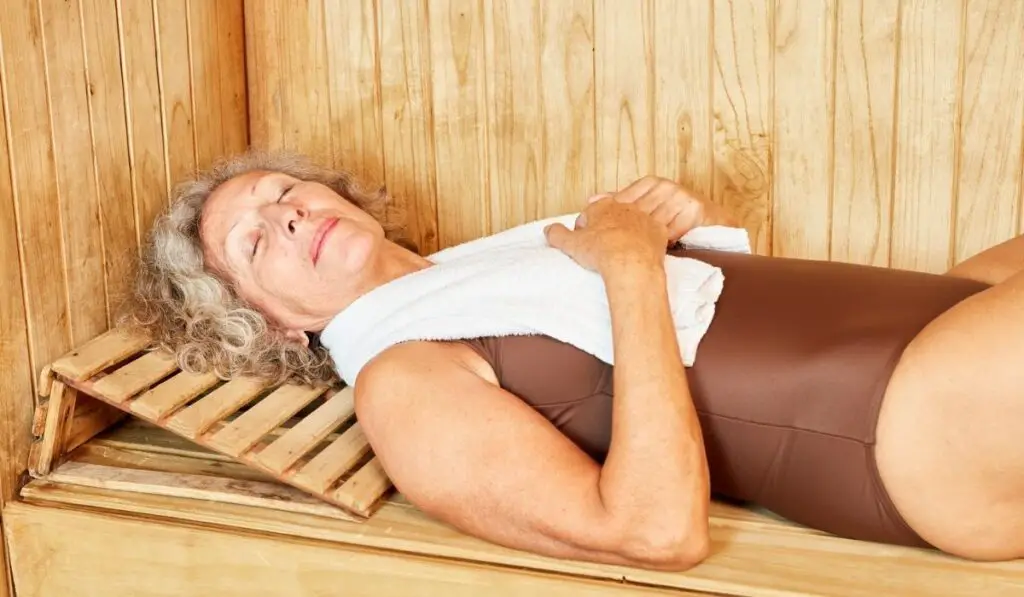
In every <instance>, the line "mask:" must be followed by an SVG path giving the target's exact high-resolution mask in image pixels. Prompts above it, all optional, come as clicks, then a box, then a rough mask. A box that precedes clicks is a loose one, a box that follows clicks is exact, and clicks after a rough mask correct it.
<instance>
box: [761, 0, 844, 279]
mask: <svg viewBox="0 0 1024 597" xmlns="http://www.w3.org/2000/svg"><path fill="white" fill-rule="evenodd" d="M835 19H836V1H835V0H831V1H825V0H786V1H785V2H776V3H775V19H774V21H775V45H774V47H775V59H774V69H775V70H774V81H775V84H774V90H775V115H774V117H775V121H774V123H775V125H774V126H775V137H774V139H773V140H772V141H773V142H774V144H775V147H774V153H773V160H774V170H773V172H774V180H773V182H774V188H773V190H772V193H773V197H775V200H774V201H773V202H772V207H773V213H772V223H773V227H774V230H773V232H772V239H773V241H772V254H774V255H779V256H782V257H796V258H803V259H828V258H829V254H830V243H831V216H832V213H831V201H830V198H831V195H832V159H831V158H832V154H833V151H832V144H833V143H832V118H833V115H834V110H833V102H834V95H833V94H834V90H835V77H834V73H833V71H834V60H833V58H834V56H835Z"/></svg>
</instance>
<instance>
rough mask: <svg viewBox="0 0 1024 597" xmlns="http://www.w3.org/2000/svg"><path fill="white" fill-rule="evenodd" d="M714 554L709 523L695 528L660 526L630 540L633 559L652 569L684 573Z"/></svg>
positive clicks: (630, 551)
mask: <svg viewBox="0 0 1024 597" xmlns="http://www.w3.org/2000/svg"><path fill="white" fill-rule="evenodd" d="M710 553H711V537H710V534H709V530H708V524H707V521H704V522H702V523H700V524H693V525H672V528H666V527H658V528H655V529H651V530H649V531H647V532H645V533H644V534H643V535H641V536H637V537H635V538H633V539H632V540H631V541H630V545H629V553H628V554H626V555H627V557H629V559H630V560H632V561H634V562H635V563H636V564H637V565H638V566H641V567H644V568H649V569H652V570H661V571H669V572H685V571H687V570H689V569H691V568H693V567H694V566H696V565H698V564H700V563H701V562H703V561H704V560H705V559H706V558H707V557H708V555H710Z"/></svg>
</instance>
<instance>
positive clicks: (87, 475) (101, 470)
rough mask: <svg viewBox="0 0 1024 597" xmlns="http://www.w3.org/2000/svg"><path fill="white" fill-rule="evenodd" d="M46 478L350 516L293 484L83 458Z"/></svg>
mask: <svg viewBox="0 0 1024 597" xmlns="http://www.w3.org/2000/svg"><path fill="white" fill-rule="evenodd" d="M47 480H48V481H53V482H54V483H65V484H68V485H78V486H82V487H97V488H102V489H113V490H120V491H131V492H137V493H145V494H149V495H162V496H173V497H183V498H190V499H198V500H214V501H218V502H224V503H229V504H239V505H242V506H256V507H259V508H267V509H269V510H284V511H286V512H302V513H305V514H313V515H316V516H322V517H325V518H336V519H339V520H352V517H351V516H349V515H348V514H346V513H345V512H344V511H343V510H341V509H340V508H335V507H334V506H331V505H330V504H326V503H324V502H323V501H322V500H318V499H316V498H315V497H313V496H310V495H309V494H306V493H303V492H301V491H299V490H297V489H295V488H292V487H288V486H287V485H281V484H279V483H274V482H268V481H252V480H244V479H230V478H226V477H217V476H210V475H194V474H188V473H169V472H163V471H152V470H139V469H133V468H123V467H116V466H106V465H102V464H90V463H85V462H68V463H66V464H64V465H62V466H60V467H58V468H57V469H56V470H54V471H53V472H52V473H50V474H49V476H48V477H47Z"/></svg>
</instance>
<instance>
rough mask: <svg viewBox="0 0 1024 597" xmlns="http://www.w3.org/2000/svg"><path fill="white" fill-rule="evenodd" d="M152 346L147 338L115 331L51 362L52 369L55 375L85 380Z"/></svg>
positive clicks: (104, 334) (74, 379) (73, 379)
mask: <svg viewBox="0 0 1024 597" xmlns="http://www.w3.org/2000/svg"><path fill="white" fill-rule="evenodd" d="M148 343H149V338H148V337H146V336H143V335H139V334H132V333H125V332H122V331H121V330H117V329H115V330H111V331H109V332H105V333H103V334H100V335H99V336H96V337H95V338H93V339H92V340H89V341H88V342H86V343H85V344H83V345H82V346H80V347H78V348H76V349H75V350H73V351H71V352H70V353H68V354H67V355H65V356H63V357H61V358H59V359H57V360H56V361H54V362H53V363H51V365H50V367H51V369H52V370H53V371H54V373H59V374H60V375H63V376H64V377H67V378H68V379H70V380H72V381H85V380H86V379H88V378H90V377H92V376H93V375H95V374H96V373H98V372H99V371H102V370H103V369H106V368H107V367H110V366H113V365H116V364H118V363H121V362H122V361H125V360H126V359H128V358H130V357H132V356H134V355H136V354H138V353H139V351H141V350H142V349H144V348H145V347H146V344H148Z"/></svg>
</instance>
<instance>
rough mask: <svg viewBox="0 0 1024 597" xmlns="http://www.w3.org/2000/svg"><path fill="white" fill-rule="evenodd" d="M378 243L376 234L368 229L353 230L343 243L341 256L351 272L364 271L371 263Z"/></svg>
mask: <svg viewBox="0 0 1024 597" xmlns="http://www.w3.org/2000/svg"><path fill="white" fill-rule="evenodd" d="M375 245H376V238H375V236H374V235H373V234H372V233H371V232H370V231H368V230H362V229H357V230H353V231H352V233H351V234H350V235H348V237H347V238H345V240H344V243H343V244H342V247H341V251H340V255H339V256H340V257H341V260H342V263H343V264H344V267H345V270H346V271H348V272H349V273H353V274H354V273H357V272H359V271H362V270H363V269H364V268H365V267H366V264H367V263H369V261H370V257H371V256H372V255H373V250H374V246H375Z"/></svg>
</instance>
